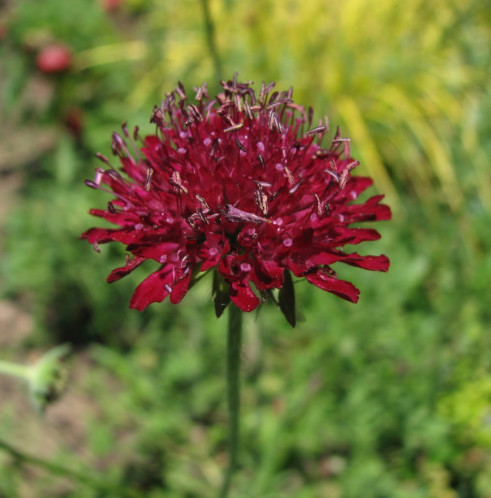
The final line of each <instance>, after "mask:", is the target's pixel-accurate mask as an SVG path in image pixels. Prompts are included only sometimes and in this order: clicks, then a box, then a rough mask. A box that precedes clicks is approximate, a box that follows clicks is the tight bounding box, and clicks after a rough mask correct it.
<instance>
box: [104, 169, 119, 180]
mask: <svg viewBox="0 0 491 498" xmlns="http://www.w3.org/2000/svg"><path fill="white" fill-rule="evenodd" d="M106 175H107V176H109V178H112V179H113V180H116V181H121V180H122V179H123V177H122V176H121V175H120V174H119V173H118V172H117V171H116V170H115V169H108V170H107V171H106Z"/></svg>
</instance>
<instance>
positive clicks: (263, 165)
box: [257, 154, 266, 169]
mask: <svg viewBox="0 0 491 498" xmlns="http://www.w3.org/2000/svg"><path fill="white" fill-rule="evenodd" d="M257 160H258V161H259V164H260V165H261V167H262V168H263V169H266V163H265V162H264V157H263V156H261V154H258V155H257Z"/></svg>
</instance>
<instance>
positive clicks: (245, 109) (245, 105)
mask: <svg viewBox="0 0 491 498" xmlns="http://www.w3.org/2000/svg"><path fill="white" fill-rule="evenodd" d="M244 111H245V114H246V116H247V117H248V118H249V119H250V120H251V121H252V120H253V119H254V116H253V115H252V111H251V107H250V105H249V104H248V103H247V101H245V100H244Z"/></svg>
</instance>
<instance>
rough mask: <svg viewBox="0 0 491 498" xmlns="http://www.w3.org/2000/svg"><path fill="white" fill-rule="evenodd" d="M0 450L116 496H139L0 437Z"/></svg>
mask: <svg viewBox="0 0 491 498" xmlns="http://www.w3.org/2000/svg"><path fill="white" fill-rule="evenodd" d="M0 450H3V451H5V452H7V453H9V454H10V455H11V456H12V457H13V458H14V459H15V460H16V461H17V462H19V463H23V464H30V465H35V466H36V467H40V468H42V469H44V470H46V471H48V472H50V473H51V474H54V475H58V476H61V477H69V478H71V479H75V480H76V481H78V482H79V483H82V484H87V485H88V486H90V487H92V488H95V489H99V490H101V491H102V490H105V491H108V492H113V493H117V496H121V497H128V498H136V497H138V496H140V495H139V494H138V493H136V492H134V491H132V490H131V489H128V487H125V488H122V487H119V486H113V485H112V484H108V483H107V482H104V481H102V480H100V479H96V478H94V477H90V476H88V475H86V474H84V473H82V472H77V471H75V470H72V469H69V468H67V467H64V466H63V465H58V464H57V463H53V462H48V461H46V460H43V459H41V458H38V457H35V456H32V455H28V454H26V453H24V452H22V451H20V450H18V449H17V448H14V447H13V446H11V445H10V444H8V443H6V442H5V441H2V440H1V439H0Z"/></svg>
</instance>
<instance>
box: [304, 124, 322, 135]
mask: <svg viewBox="0 0 491 498" xmlns="http://www.w3.org/2000/svg"><path fill="white" fill-rule="evenodd" d="M325 131H326V127H325V126H317V127H316V128H313V129H312V130H310V131H308V132H307V136H311V135H316V134H317V133H324V132H325Z"/></svg>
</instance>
